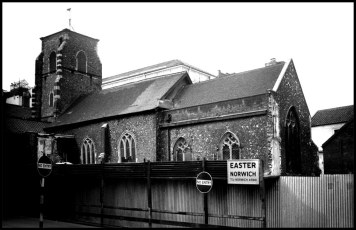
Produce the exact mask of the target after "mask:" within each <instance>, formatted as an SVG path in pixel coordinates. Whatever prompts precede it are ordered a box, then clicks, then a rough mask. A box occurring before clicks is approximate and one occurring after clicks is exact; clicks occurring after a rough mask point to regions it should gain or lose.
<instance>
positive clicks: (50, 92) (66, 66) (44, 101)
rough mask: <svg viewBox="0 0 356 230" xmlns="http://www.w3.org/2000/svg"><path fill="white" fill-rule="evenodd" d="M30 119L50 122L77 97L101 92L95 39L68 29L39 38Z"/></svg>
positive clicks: (99, 63)
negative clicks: (40, 48)
mask: <svg viewBox="0 0 356 230" xmlns="http://www.w3.org/2000/svg"><path fill="white" fill-rule="evenodd" d="M41 40H42V52H41V53H40V55H39V56H38V57H37V59H36V70H35V89H34V94H35V95H34V107H33V110H32V117H33V118H37V119H38V120H41V121H49V122H52V121H54V120H55V119H56V117H58V116H59V115H60V114H61V113H63V112H64V111H65V110H66V109H67V108H68V107H69V106H70V105H71V104H72V103H73V102H74V101H75V100H77V99H78V98H79V97H80V96H82V95H86V94H89V93H91V92H93V91H97V90H101V83H102V66H101V62H100V59H99V56H98V53H97V44H98V41H99V40H98V39H94V38H91V37H88V36H85V35H82V34H79V33H76V32H74V31H71V30H69V29H64V30H62V31H59V32H57V33H54V34H51V35H48V36H46V37H42V38H41Z"/></svg>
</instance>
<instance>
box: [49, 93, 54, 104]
mask: <svg viewBox="0 0 356 230" xmlns="http://www.w3.org/2000/svg"><path fill="white" fill-rule="evenodd" d="M49 107H53V92H50V94H49Z"/></svg>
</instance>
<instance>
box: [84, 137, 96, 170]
mask: <svg viewBox="0 0 356 230" xmlns="http://www.w3.org/2000/svg"><path fill="white" fill-rule="evenodd" d="M81 162H82V164H95V163H96V153H95V146H94V142H93V140H91V139H90V138H85V140H84V141H83V144H82V149H81Z"/></svg>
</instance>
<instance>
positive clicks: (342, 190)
mask: <svg viewBox="0 0 356 230" xmlns="http://www.w3.org/2000/svg"><path fill="white" fill-rule="evenodd" d="M266 200H267V204H266V206H267V227H303V228H307V227H308V228H309V227H310V228H314V227H315V228H329V227H330V228H352V227H354V217H353V216H354V175H353V174H335V175H321V176H320V177H287V176H282V177H280V178H279V180H277V181H276V182H275V183H273V184H270V187H269V188H268V189H267V194H266Z"/></svg>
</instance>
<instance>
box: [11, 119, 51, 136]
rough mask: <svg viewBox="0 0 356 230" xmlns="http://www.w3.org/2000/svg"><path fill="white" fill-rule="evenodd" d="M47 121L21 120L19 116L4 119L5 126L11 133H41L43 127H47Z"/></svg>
mask: <svg viewBox="0 0 356 230" xmlns="http://www.w3.org/2000/svg"><path fill="white" fill-rule="evenodd" d="M48 125H49V123H45V122H39V121H32V120H23V119H19V118H7V119H5V127H6V129H7V130H8V131H10V132H12V133H25V132H35V133H43V132H44V131H43V128H45V127H47V126H48Z"/></svg>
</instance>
